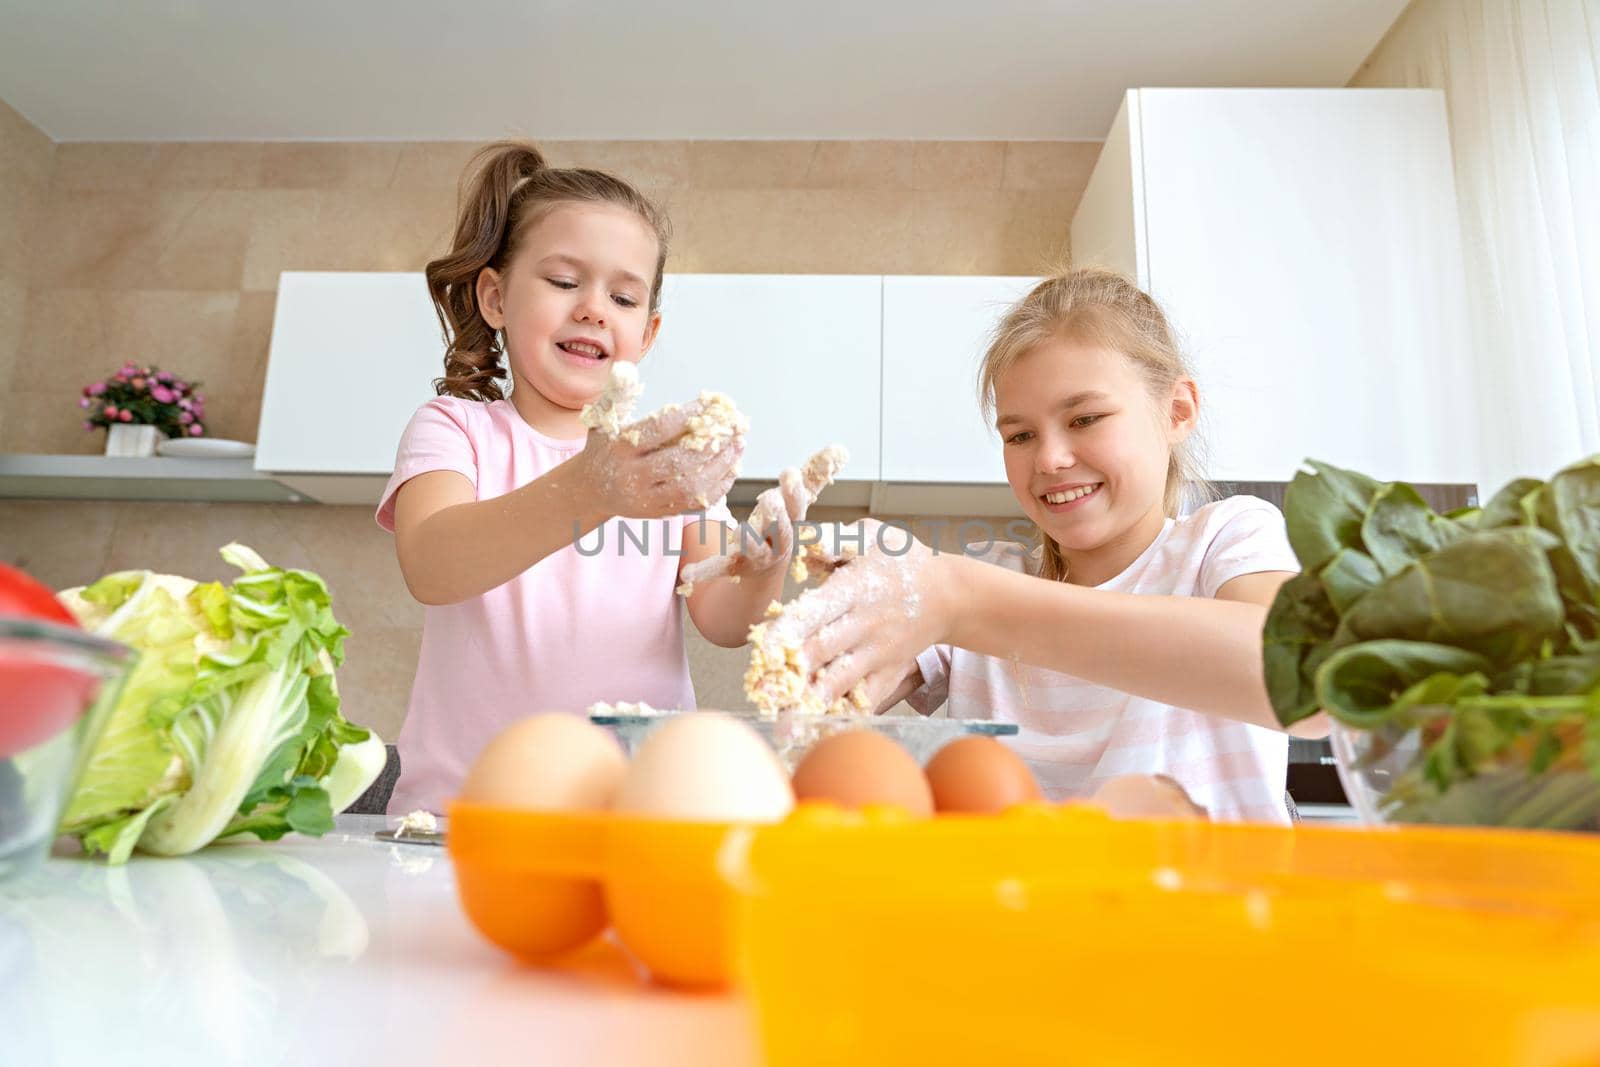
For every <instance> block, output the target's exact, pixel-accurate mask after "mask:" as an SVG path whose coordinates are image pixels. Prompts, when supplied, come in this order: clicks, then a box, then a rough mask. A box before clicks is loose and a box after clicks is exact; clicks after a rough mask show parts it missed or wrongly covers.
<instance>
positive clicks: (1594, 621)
mask: <svg viewBox="0 0 1600 1067" xmlns="http://www.w3.org/2000/svg"><path fill="white" fill-rule="evenodd" d="M1309 466H1310V467H1311V470H1310V471H1309V472H1301V473H1299V474H1297V475H1296V476H1295V479H1294V481H1293V482H1292V483H1291V484H1290V487H1289V490H1288V493H1287V495H1286V497H1285V501H1284V515H1285V519H1286V521H1287V524H1288V531H1289V540H1290V543H1291V544H1292V545H1293V547H1294V550H1295V554H1296V556H1297V557H1298V558H1299V561H1300V565H1301V573H1300V574H1299V575H1297V576H1296V577H1294V578H1292V579H1291V580H1290V581H1288V582H1287V583H1285V584H1284V586H1283V587H1282V588H1281V589H1280V590H1279V592H1278V595H1277V597H1276V599H1275V600H1274V602H1273V605H1272V608H1271V610H1270V611H1269V612H1268V615H1267V621H1266V627H1265V631H1264V634H1263V642H1264V648H1263V653H1264V664H1265V671H1266V682H1267V690H1268V693H1269V695H1270V696H1271V699H1272V704H1273V708H1274V710H1275V711H1276V713H1277V716H1278V720H1279V722H1281V723H1282V724H1283V725H1284V726H1286V727H1287V726H1291V725H1293V724H1295V723H1298V722H1300V721H1302V720H1304V719H1307V718H1309V717H1311V716H1312V715H1315V714H1317V713H1318V712H1324V711H1325V712H1327V714H1328V715H1329V716H1330V718H1331V719H1332V720H1333V727H1332V744H1333V748H1334V756H1335V760H1336V762H1337V764H1338V767H1339V774H1340V778H1341V781H1342V782H1343V783H1344V787H1345V791H1346V793H1347V795H1348V796H1349V798H1350V800H1351V803H1352V804H1353V806H1354V807H1355V808H1356V810H1357V811H1358V813H1359V814H1360V815H1361V816H1362V818H1363V819H1364V820H1366V821H1368V822H1422V823H1450V824H1458V825H1476V826H1510V827H1522V828H1530V829H1561V830H1596V829H1600V457H1594V458H1591V459H1588V460H1585V461H1583V462H1580V463H1577V464H1574V465H1573V466H1570V467H1567V468H1566V469H1564V470H1562V471H1560V472H1559V473H1557V474H1556V475H1555V476H1554V477H1552V478H1551V479H1550V480H1549V481H1547V482H1546V481H1539V480H1538V479H1534V478H1520V479H1517V480H1516V481H1513V482H1512V483H1510V484H1509V485H1507V486H1506V487H1505V488H1504V489H1502V490H1501V491H1500V492H1498V493H1496V494H1495V495H1494V496H1493V497H1492V498H1490V500H1489V501H1488V503H1487V504H1485V505H1484V506H1483V507H1482V508H1470V509H1463V510H1461V511H1456V512H1450V513H1448V514H1443V515H1441V514H1437V513H1435V512H1434V511H1433V510H1432V509H1431V508H1429V507H1428V505H1427V504H1426V503H1424V502H1423V500H1422V498H1421V496H1420V495H1419V494H1418V493H1417V492H1416V490H1415V489H1414V488H1413V487H1411V486H1409V485H1406V484H1405V483H1403V482H1379V481H1376V480H1375V479H1372V478H1369V477H1367V476H1365V475H1362V474H1357V473H1355V472H1353V471H1346V470H1341V469H1339V468H1337V467H1332V466H1329V465H1327V464H1322V463H1310V464H1309Z"/></svg>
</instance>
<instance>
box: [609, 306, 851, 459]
mask: <svg viewBox="0 0 1600 1067" xmlns="http://www.w3.org/2000/svg"><path fill="white" fill-rule="evenodd" d="M881 300H882V278H881V277H879V276H877V275H832V274H801V275H795V274H789V275H767V274H674V275H668V276H667V279H666V283H665V285H664V288H663V291H662V296H661V312H662V320H661V321H662V326H661V333H660V335H659V337H658V338H657V339H656V343H655V347H654V348H653V349H652V350H651V351H650V353H649V354H648V355H647V356H645V359H644V362H643V363H641V364H640V366H639V371H640V375H639V376H640V379H641V380H642V381H643V382H644V395H643V397H642V399H641V400H640V403H639V411H640V412H645V411H650V410H653V409H655V408H658V407H660V406H661V405H662V404H667V403H681V402H683V401H686V400H691V399H693V398H694V397H695V396H696V395H698V394H699V392H700V390H702V389H714V390H716V391H719V392H723V393H727V394H728V395H729V396H731V397H732V398H733V400H734V402H735V403H736V404H738V406H739V409H740V410H741V411H743V412H744V413H745V414H746V415H748V416H749V417H750V424H751V428H750V436H749V438H748V442H747V444H746V447H745V454H744V463H743V477H745V478H757V479H773V478H776V477H777V476H778V472H779V471H780V470H782V469H783V468H784V467H790V466H796V465H798V464H800V463H803V462H804V461H805V458H806V457H807V456H809V455H810V454H811V453H812V452H815V451H816V450H817V449H819V448H822V447H823V446H825V445H830V444H842V445H844V446H845V447H846V448H848V449H849V450H850V463H849V465H848V466H847V467H846V468H845V470H844V472H843V473H842V475H841V477H842V478H846V479H849V480H851V481H868V482H870V481H876V480H877V479H878V477H879V457H880V443H879V438H878V425H879V417H880V416H879V406H880V402H881V398H882V392H881V390H882V380H881V377H880V374H879V365H880V355H879V351H880V350H879V343H880V337H881V334H882V307H881Z"/></svg>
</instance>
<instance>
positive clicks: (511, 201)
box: [426, 141, 545, 400]
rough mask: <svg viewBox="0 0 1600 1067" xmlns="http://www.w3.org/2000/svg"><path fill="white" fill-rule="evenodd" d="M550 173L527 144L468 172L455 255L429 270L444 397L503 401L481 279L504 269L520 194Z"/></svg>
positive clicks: (508, 145)
mask: <svg viewBox="0 0 1600 1067" xmlns="http://www.w3.org/2000/svg"><path fill="white" fill-rule="evenodd" d="M544 167H545V161H544V156H542V155H541V154H540V153H539V150H538V149H537V148H535V147H534V146H533V145H531V144H529V143H527V142H525V141H497V142H496V143H494V144H491V145H487V146H485V147H484V148H482V149H480V150H479V151H478V153H477V154H476V155H474V156H473V157H472V162H471V163H469V164H468V165H467V170H466V173H465V174H463V175H462V178H461V189H460V193H459V195H458V198H457V215H456V232H455V238H454V240H452V241H451V243H450V251H449V252H448V253H446V254H445V255H444V256H441V257H440V258H438V259H436V260H434V261H433V262H431V263H429V264H428V267H427V271H426V274H427V278H428V292H429V293H431V294H432V295H433V305H434V309H435V310H436V311H438V313H439V325H440V327H441V328H442V329H443V330H444V339H445V346H446V347H445V355H444V377H442V378H438V379H436V380H435V381H434V383H433V388H434V391H435V392H437V393H438V394H439V395H441V396H446V395H448V396H457V397H461V398H463V399H466V400H499V399H501V397H502V395H503V394H502V392H501V390H500V381H499V379H500V378H501V377H503V376H504V373H505V370H504V368H503V367H502V365H501V357H502V356H503V355H504V353H503V352H502V351H501V347H500V337H499V335H498V333H497V332H496V331H495V330H494V329H493V328H492V327H491V326H490V325H489V323H488V322H487V321H486V320H485V319H484V317H483V313H482V312H481V311H480V310H479V309H478V274H479V272H480V271H482V270H483V268H485V267H494V268H496V269H502V268H503V267H504V264H505V260H506V259H508V258H509V257H508V256H507V255H506V253H507V251H508V250H509V245H510V244H511V243H512V242H511V236H512V229H513V222H514V221H515V220H514V218H513V216H514V214H515V212H514V206H515V201H516V198H517V193H518V192H519V191H520V188H521V186H523V185H524V184H525V183H526V182H527V180H528V179H529V178H531V177H533V176H534V175H535V174H537V173H539V171H541V170H543V169H544Z"/></svg>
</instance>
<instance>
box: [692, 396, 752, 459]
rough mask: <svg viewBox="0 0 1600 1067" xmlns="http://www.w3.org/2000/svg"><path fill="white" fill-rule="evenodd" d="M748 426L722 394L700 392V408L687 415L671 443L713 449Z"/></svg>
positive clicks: (695, 449) (699, 450)
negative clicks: (686, 425) (680, 431)
mask: <svg viewBox="0 0 1600 1067" xmlns="http://www.w3.org/2000/svg"><path fill="white" fill-rule="evenodd" d="M749 429H750V420H749V419H747V418H746V417H745V416H744V413H743V412H741V411H740V410H739V409H738V408H737V407H735V406H734V403H733V400H732V399H730V398H729V397H728V395H727V394H725V393H713V392H710V391H709V390H708V391H705V392H702V393H701V394H700V411H699V413H698V414H695V415H691V416H689V426H688V429H686V430H685V431H684V432H683V435H682V436H681V437H679V438H678V439H677V440H676V441H674V442H673V443H674V444H679V445H682V446H683V447H684V448H687V449H688V450H689V451H691V452H706V451H713V452H714V451H716V450H717V449H719V448H721V447H722V446H723V445H725V444H727V443H728V442H729V441H731V440H733V439H734V438H735V437H737V436H739V435H740V434H742V433H745V432H746V431H748V430H749Z"/></svg>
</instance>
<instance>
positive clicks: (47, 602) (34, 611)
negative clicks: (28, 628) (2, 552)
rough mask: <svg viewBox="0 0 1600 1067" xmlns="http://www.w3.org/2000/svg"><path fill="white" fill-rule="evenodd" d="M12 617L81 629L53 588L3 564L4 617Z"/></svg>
mask: <svg viewBox="0 0 1600 1067" xmlns="http://www.w3.org/2000/svg"><path fill="white" fill-rule="evenodd" d="M6 616H10V617H12V618H21V619H43V620H44V621H45V622H54V623H60V624H61V625H63V626H71V627H77V625H78V620H76V619H74V618H73V617H72V612H70V611H68V610H67V609H66V607H65V606H64V605H63V604H62V603H61V601H59V600H57V599H56V595H55V594H54V593H52V592H51V591H50V587H49V586H47V585H45V584H44V583H42V582H40V581H37V580H36V579H33V578H30V577H28V576H27V575H26V574H24V573H22V572H21V571H19V570H17V569H16V568H15V567H8V566H6V565H5V564H4V563H0V618H3V617H6Z"/></svg>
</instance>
